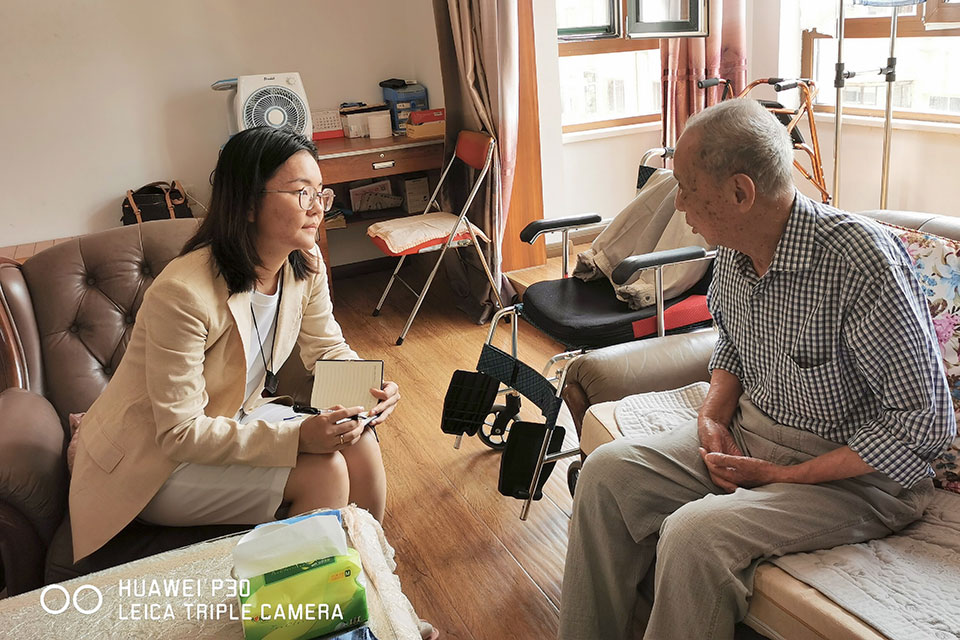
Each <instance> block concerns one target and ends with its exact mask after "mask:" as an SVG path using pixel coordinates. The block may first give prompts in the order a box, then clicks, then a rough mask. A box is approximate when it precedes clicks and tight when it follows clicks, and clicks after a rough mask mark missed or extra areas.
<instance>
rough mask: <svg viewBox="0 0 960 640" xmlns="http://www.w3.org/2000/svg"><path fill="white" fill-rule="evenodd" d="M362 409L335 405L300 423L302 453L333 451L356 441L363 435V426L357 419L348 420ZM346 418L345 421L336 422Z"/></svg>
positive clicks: (300, 448)
mask: <svg viewBox="0 0 960 640" xmlns="http://www.w3.org/2000/svg"><path fill="white" fill-rule="evenodd" d="M361 411H363V407H350V408H349V409H345V408H343V407H342V406H340V405H339V404H338V405H335V406H333V407H330V410H329V411H324V412H323V413H318V414H317V415H315V416H311V417H310V418H307V419H306V420H304V421H303V422H301V423H300V447H299V450H300V451H302V452H304V453H333V452H334V451H340V450H341V449H345V448H347V447H349V446H350V445H352V444H354V443H356V441H357V440H359V439H360V436H361V435H363V427H361V426H360V422H359V421H357V420H350V419H349V418H354V417H356V415H357V414H358V413H360V412H361ZM345 418H347V421H346V422H342V423H341V424H337V422H338V421H340V420H343V419H345Z"/></svg>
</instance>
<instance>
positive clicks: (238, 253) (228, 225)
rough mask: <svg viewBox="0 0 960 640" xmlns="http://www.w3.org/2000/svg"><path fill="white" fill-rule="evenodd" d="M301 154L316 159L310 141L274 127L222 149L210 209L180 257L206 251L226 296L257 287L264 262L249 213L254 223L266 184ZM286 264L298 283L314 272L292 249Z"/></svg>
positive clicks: (237, 139)
mask: <svg viewBox="0 0 960 640" xmlns="http://www.w3.org/2000/svg"><path fill="white" fill-rule="evenodd" d="M299 151H307V152H309V153H310V155H311V156H313V157H314V158H316V157H317V148H316V147H315V146H314V144H313V142H311V141H310V140H308V139H306V138H305V137H303V136H301V135H298V134H296V133H294V132H292V131H290V130H287V129H274V128H273V127H254V128H252V129H245V130H243V131H241V132H240V133H238V134H236V135H235V136H233V137H232V138H230V140H228V141H227V144H225V145H224V146H223V149H222V150H221V151H220V158H219V160H217V167H216V169H214V170H213V179H212V183H213V193H212V195H211V196H210V209H209V211H208V212H207V216H206V218H204V220H203V223H202V224H201V225H200V228H199V229H198V230H197V233H196V234H194V236H193V237H192V238H190V240H188V241H187V244H186V245H184V247H183V251H181V252H180V255H184V254H186V253H189V252H191V251H194V250H196V249H199V248H201V247H210V252H211V253H212V254H213V260H214V262H215V263H216V265H217V269H218V271H219V273H220V275H221V276H223V279H224V280H226V281H227V289H228V291H229V292H230V295H233V294H235V293H240V292H241V291H249V290H251V289H253V287H254V285H255V284H256V281H257V273H256V267H262V266H263V263H262V262H261V261H260V256H259V255H258V254H257V249H256V245H255V244H254V237H255V235H256V226H255V223H254V222H253V221H251V220H250V213H251V212H252V213H253V218H254V220H256V217H257V216H258V215H259V214H260V203H261V201H262V198H263V190H264V187H265V185H266V183H267V181H268V180H269V179H270V178H271V177H273V174H274V173H276V171H277V169H279V168H280V166H281V165H282V164H283V163H284V162H286V161H287V159H289V158H290V156H292V155H293V154H295V153H297V152H299ZM287 260H288V261H289V262H290V265H291V266H292V267H293V274H294V276H295V277H296V279H297V280H303V279H304V278H306V277H307V276H308V275H310V274H312V273H316V268H315V267H314V265H313V264H312V261H311V259H310V258H308V257H307V256H306V255H304V253H303V252H301V251H300V250H296V251H291V252H290V255H289V257H288V258H287Z"/></svg>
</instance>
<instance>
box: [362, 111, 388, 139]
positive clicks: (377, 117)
mask: <svg viewBox="0 0 960 640" xmlns="http://www.w3.org/2000/svg"><path fill="white" fill-rule="evenodd" d="M367 129H368V130H369V131H370V137H371V138H389V137H391V136H392V135H393V127H392V126H391V124H390V112H389V111H374V112H372V113H370V114H368V115H367Z"/></svg>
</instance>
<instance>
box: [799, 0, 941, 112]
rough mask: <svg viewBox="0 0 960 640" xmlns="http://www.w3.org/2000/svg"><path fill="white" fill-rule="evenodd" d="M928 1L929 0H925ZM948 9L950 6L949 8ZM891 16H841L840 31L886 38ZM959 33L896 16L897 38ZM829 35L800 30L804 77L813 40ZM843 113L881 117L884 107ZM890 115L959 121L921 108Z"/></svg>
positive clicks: (809, 73)
mask: <svg viewBox="0 0 960 640" xmlns="http://www.w3.org/2000/svg"><path fill="white" fill-rule="evenodd" d="M927 1H928V2H929V1H930V0H927ZM950 8H951V9H952V8H953V7H950ZM891 19H892V17H891V18H884V17H873V18H844V20H843V31H844V40H849V39H851V38H889V37H890V20H891ZM946 36H960V27H958V28H955V29H931V30H929V31H928V30H925V29H924V26H923V18H922V17H921V16H919V15H916V16H902V17H899V18H897V39H900V38H920V37H930V38H936V37H946ZM833 37H834V36H831V35H829V34H824V33H819V32H818V31H817V30H816V29H812V30H811V29H804V30H803V31H802V32H801V45H800V75H801V77H804V78H812V77H813V71H814V69H813V65H814V46H815V41H816V40H819V39H821V38H833ZM820 90H821V91H836V89H834V87H833V82H830V83H829V84H826V83H825V84H824V85H822V86H821V87H820ZM813 110H814V112H816V113H836V111H837V109H836V107H834V106H831V105H824V104H815V105H814V106H813ZM843 112H844V113H845V114H850V115H858V116H872V117H877V118H882V117H884V110H883V109H866V108H863V107H852V106H846V105H844V107H843ZM893 117H894V118H896V119H899V120H920V121H924V122H949V123H954V124H960V116H957V115H951V114H946V113H933V112H924V111H898V110H896V109H894V111H893Z"/></svg>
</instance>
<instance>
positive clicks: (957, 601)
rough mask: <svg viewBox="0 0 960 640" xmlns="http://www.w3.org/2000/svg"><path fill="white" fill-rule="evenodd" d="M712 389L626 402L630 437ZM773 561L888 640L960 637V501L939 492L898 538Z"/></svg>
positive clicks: (680, 417)
mask: <svg viewBox="0 0 960 640" xmlns="http://www.w3.org/2000/svg"><path fill="white" fill-rule="evenodd" d="M707 388H708V385H707V384H706V383H704V382H700V383H696V384H693V385H689V386H687V387H683V388H681V389H676V390H673V391H661V392H651V393H640V394H637V395H633V396H629V397H627V398H624V399H623V400H621V401H620V402H619V403H618V405H617V407H616V409H615V416H616V419H617V424H618V426H619V428H620V430H621V431H622V432H623V434H624V435H625V436H627V437H637V436H645V435H651V434H654V433H658V432H661V431H665V430H667V429H670V428H672V427H675V426H677V425H679V424H682V423H684V422H686V421H688V420H690V419H691V418H696V415H697V410H698V409H699V408H700V405H701V404H702V403H703V398H704V395H705V393H706V390H707ZM771 562H772V563H773V564H775V565H777V566H778V567H780V568H781V569H783V570H784V571H786V572H787V573H789V574H790V575H792V576H793V577H794V578H796V579H797V580H800V581H801V582H804V583H806V584H808V585H810V586H812V587H814V588H815V589H817V590H818V591H820V592H821V593H823V594H824V595H825V596H827V597H828V598H830V599H831V600H833V601H834V602H836V603H837V604H838V605H840V606H841V607H843V608H844V609H846V610H847V611H849V612H850V613H852V614H854V615H856V616H857V617H859V618H861V619H862V620H863V621H865V622H866V623H868V624H870V625H871V626H873V627H874V628H875V629H877V630H878V631H879V632H881V633H883V634H884V635H886V636H887V637H889V638H890V640H926V639H936V640H947V639H950V640H956V639H960V495H958V494H954V493H949V492H947V491H942V490H937V491H936V492H935V497H934V499H933V502H932V503H931V505H930V507H929V508H928V509H927V511H926V513H925V514H924V517H923V518H922V519H921V520H919V521H917V522H915V523H914V524H912V525H910V526H909V527H907V528H905V529H904V530H903V531H901V532H900V533H899V534H897V535H892V536H888V537H886V538H882V539H880V540H872V541H870V542H864V543H861V544H852V545H843V546H840V547H835V548H833V549H826V550H823V551H814V552H811V553H796V554H790V555H786V556H783V557H781V558H777V559H774V560H771Z"/></svg>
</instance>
